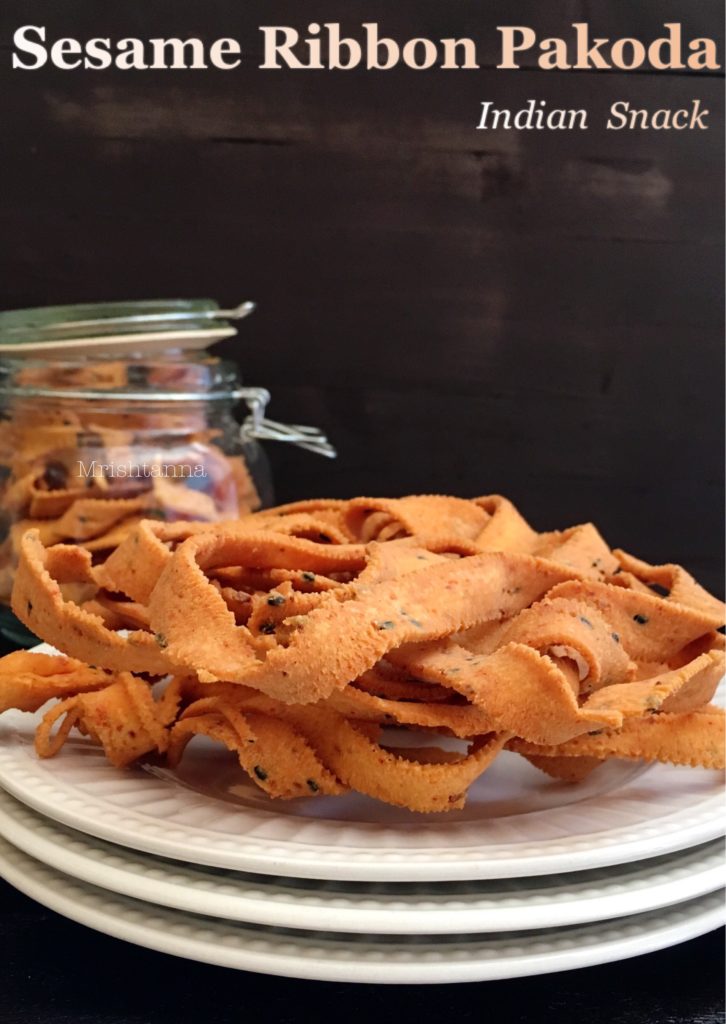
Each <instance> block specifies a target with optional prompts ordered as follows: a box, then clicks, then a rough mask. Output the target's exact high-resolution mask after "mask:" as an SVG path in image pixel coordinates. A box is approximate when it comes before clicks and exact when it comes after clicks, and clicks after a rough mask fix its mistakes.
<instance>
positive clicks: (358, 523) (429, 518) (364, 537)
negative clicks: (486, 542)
mask: <svg viewBox="0 0 726 1024" xmlns="http://www.w3.org/2000/svg"><path fill="white" fill-rule="evenodd" d="M344 515H345V524H346V526H347V528H348V530H349V531H350V532H351V533H352V534H353V535H354V536H356V537H358V538H359V539H360V540H361V541H363V542H364V543H368V542H370V541H373V540H378V541H387V540H396V539H399V538H401V537H417V538H418V539H419V542H420V543H421V544H422V546H426V542H433V543H434V544H436V546H437V548H438V549H443V548H445V547H446V546H447V545H448V544H449V543H451V545H452V548H453V549H454V550H460V551H462V553H466V554H471V553H473V551H474V550H475V546H474V541H475V540H476V538H477V536H478V535H479V534H480V533H481V531H482V529H483V527H484V525H485V524H486V522H487V520H488V514H487V512H485V511H484V509H482V508H480V507H478V506H477V505H476V504H475V503H474V502H471V501H467V500H466V499H464V498H451V497H446V496H445V495H441V494H424V495H411V496H409V497H406V498H353V499H352V500H351V501H349V502H348V507H347V509H346V511H345V514H344ZM462 544H463V550H462V548H461V545H462Z"/></svg>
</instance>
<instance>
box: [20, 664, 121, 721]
mask: <svg viewBox="0 0 726 1024" xmlns="http://www.w3.org/2000/svg"><path fill="white" fill-rule="evenodd" d="M112 681H113V678H112V677H111V676H109V675H107V673H105V672H102V671H101V670H100V669H97V668H95V667H93V666H90V665H84V663H83V662H82V661H76V660H75V658H67V657H66V656H65V655H60V656H58V655H54V654H39V653H36V652H33V651H13V652H12V653H11V654H6V655H5V657H4V658H0V714H1V713H2V712H3V711H7V710H8V709H9V708H18V710H20V711H37V710H38V708H39V707H41V706H42V705H43V704H45V702H46V701H47V700H50V699H51V698H52V697H67V696H75V694H77V693H83V692H85V691H87V690H98V689H101V688H102V687H104V686H108V685H109V683H111V682H112Z"/></svg>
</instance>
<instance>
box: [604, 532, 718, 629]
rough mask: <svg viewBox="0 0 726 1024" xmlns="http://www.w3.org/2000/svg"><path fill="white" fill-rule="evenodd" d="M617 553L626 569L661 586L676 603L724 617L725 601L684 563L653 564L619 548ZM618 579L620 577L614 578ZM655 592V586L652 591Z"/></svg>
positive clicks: (615, 553) (647, 583) (616, 580)
mask: <svg viewBox="0 0 726 1024" xmlns="http://www.w3.org/2000/svg"><path fill="white" fill-rule="evenodd" d="M613 554H614V555H615V557H616V558H617V559H618V562H619V563H620V568H621V569H622V570H623V573H625V574H630V575H632V576H634V577H635V579H637V580H639V581H640V582H641V583H643V584H644V585H645V586H646V587H647V588H648V589H650V588H651V587H652V586H653V585H655V586H657V587H660V588H661V590H662V591H663V594H661V595H660V596H663V597H665V598H667V599H669V600H670V601H672V602H674V603H675V604H681V605H684V606H685V607H686V608H692V609H694V611H701V612H704V613H705V614H706V615H709V616H711V615H713V616H715V617H716V618H717V619H720V620H721V621H723V619H724V605H723V602H722V601H719V600H718V599H717V598H715V597H713V595H711V594H709V593H708V591H707V590H704V588H703V587H702V586H701V585H700V583H697V582H696V580H694V578H693V576H691V574H690V573H689V572H686V570H685V569H684V568H683V566H681V565H673V564H667V565H649V563H648V562H644V561H642V560H641V559H640V558H635V556H634V555H628V554H627V553H626V552H625V551H621V550H619V549H616V550H615V551H614V552H613ZM613 582H614V583H618V578H617V577H616V578H615V579H614V580H613ZM650 592H651V593H652V590H651V591H650Z"/></svg>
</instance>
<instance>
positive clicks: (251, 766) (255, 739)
mask: <svg viewBox="0 0 726 1024" xmlns="http://www.w3.org/2000/svg"><path fill="white" fill-rule="evenodd" d="M196 735H204V736H208V737H210V739H213V740H216V741H217V742H220V743H223V744H224V746H226V747H227V749H228V750H232V751H234V752H235V753H236V754H237V758H238V760H239V763H240V766H241V767H242V768H243V769H244V770H245V771H246V772H247V774H248V775H249V777H250V778H251V779H252V780H253V782H255V783H256V784H257V785H258V786H259V787H260V788H261V789H264V790H265V792H266V793H267V794H268V795H269V796H271V797H275V798H280V799H286V800H290V799H293V798H295V797H300V796H318V795H320V796H323V795H336V794H338V793H342V792H344V790H345V787H344V786H343V785H341V783H340V782H339V781H338V779H337V778H336V777H335V775H334V774H333V773H332V772H330V771H329V770H328V769H327V768H326V767H325V765H324V764H323V763H322V762H321V761H320V759H319V757H318V755H317V753H316V752H315V750H314V749H313V748H312V747H311V746H310V744H309V743H308V742H307V740H306V739H305V737H304V736H302V735H301V734H300V733H299V732H298V731H297V730H296V729H295V728H294V727H293V726H291V725H290V724H289V723H288V722H286V721H284V720H281V719H279V718H275V717H272V716H270V715H266V714H261V713H260V712H256V711H254V710H252V711H247V712H244V713H243V712H242V711H240V710H239V709H238V708H237V707H236V706H235V704H234V703H232V702H230V701H225V700H224V699H223V698H220V697H210V698H206V699H204V698H203V699H201V700H198V701H197V702H195V703H194V704H192V705H190V706H189V707H188V708H187V709H186V710H185V711H184V713H183V714H182V716H181V718H180V719H179V720H178V721H177V722H176V724H175V725H174V727H173V729H172V734H171V744H170V749H169V760H170V763H171V764H172V765H176V764H178V763H179V761H180V760H181V757H182V755H183V753H184V750H185V749H186V746H187V744H188V743H189V741H190V740H191V739H192V738H193V737H194V736H196Z"/></svg>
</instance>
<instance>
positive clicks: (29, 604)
mask: <svg viewBox="0 0 726 1024" xmlns="http://www.w3.org/2000/svg"><path fill="white" fill-rule="evenodd" d="M65 581H73V582H76V581H83V582H86V581H89V582H95V580H94V577H93V573H92V567H91V556H90V554H89V552H87V551H84V550H83V549H81V548H77V547H71V546H67V545H63V544H59V545H56V546H55V547H52V548H44V547H43V545H42V544H41V543H40V540H39V538H38V534H37V531H35V530H29V531H28V532H27V533H26V534H25V536H24V537H23V539H22V541H21V544H20V560H19V563H18V569H17V573H16V576H15V584H14V586H13V596H12V607H13V611H14V612H15V614H16V615H17V617H18V618H19V619H20V621H21V622H22V623H24V625H26V626H27V627H28V629H30V630H32V632H34V633H35V634H36V636H39V637H40V638H41V639H43V640H45V641H47V642H48V643H50V644H53V646H54V647H57V648H58V650H60V651H62V652H63V653H64V654H70V655H71V656H73V657H78V658H79V659H81V660H82V661H85V662H87V663H90V664H94V665H98V666H100V667H102V668H107V669H114V670H116V671H130V672H149V673H151V674H153V675H166V673H167V672H169V671H171V670H172V669H173V668H174V665H173V664H172V663H171V662H170V660H169V658H168V657H167V656H166V654H165V652H164V650H163V644H160V643H159V641H158V639H156V638H155V637H154V636H153V634H151V633H149V632H147V631H146V630H134V631H133V632H131V633H129V634H128V635H127V636H122V635H120V634H119V633H116V632H114V631H113V630H111V629H109V628H108V627H107V626H106V625H105V623H104V622H103V619H101V618H100V617H99V616H97V615H94V614H92V613H90V612H87V611H84V610H83V609H82V608H80V607H79V606H78V605H76V604H74V603H73V602H71V601H66V600H65V599H64V597H63V594H62V591H61V587H60V584H61V583H62V582H65Z"/></svg>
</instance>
